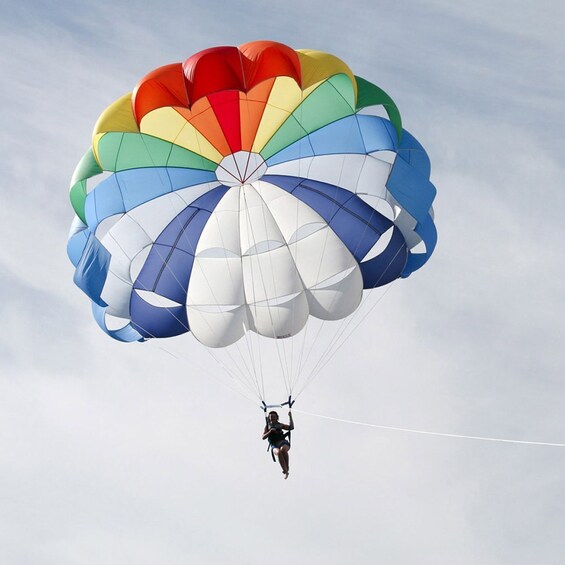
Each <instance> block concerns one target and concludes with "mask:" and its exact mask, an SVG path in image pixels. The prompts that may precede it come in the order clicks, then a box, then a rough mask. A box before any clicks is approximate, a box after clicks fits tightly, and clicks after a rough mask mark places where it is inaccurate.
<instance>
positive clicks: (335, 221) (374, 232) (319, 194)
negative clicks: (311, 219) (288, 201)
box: [262, 175, 408, 288]
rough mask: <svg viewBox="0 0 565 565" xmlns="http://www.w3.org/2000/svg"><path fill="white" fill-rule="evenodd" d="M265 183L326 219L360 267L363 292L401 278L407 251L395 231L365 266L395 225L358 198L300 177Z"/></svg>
mask: <svg viewBox="0 0 565 565" xmlns="http://www.w3.org/2000/svg"><path fill="white" fill-rule="evenodd" d="M262 180H264V181H266V182H269V183H271V184H274V185H275V186H278V187H280V188H282V189H284V190H286V191H287V192H289V193H290V194H292V195H293V196H295V197H296V198H298V199H299V200H301V201H302V202H304V203H305V204H307V205H308V206H310V207H311V208H312V209H313V210H315V211H316V212H317V213H318V214H319V215H320V216H322V218H324V220H325V221H326V222H327V223H328V225H329V226H330V227H331V228H332V230H333V231H334V232H335V233H336V235H337V236H338V237H339V238H340V239H341V241H342V242H343V243H344V245H345V246H346V247H347V248H348V249H349V251H350V252H351V254H352V255H353V256H354V257H355V259H356V260H357V261H358V262H359V263H360V268H361V273H362V275H363V285H364V288H374V287H376V286H382V285H384V284H387V283H389V282H391V281H392V280H395V279H396V278H398V277H399V276H400V275H401V273H402V271H403V269H404V267H405V265H406V261H407V257H408V248H407V246H406V242H405V241H404V238H403V237H402V234H401V233H400V231H399V230H398V229H396V228H394V229H393V235H392V238H391V240H390V242H389V243H388V245H387V247H386V248H385V249H384V250H383V251H382V253H380V254H379V255H377V256H376V257H374V258H373V259H370V260H368V261H366V262H362V260H363V258H364V257H365V256H366V255H367V253H368V252H369V251H370V250H371V249H372V248H373V246H374V245H375V244H376V243H377V241H378V240H379V238H380V237H381V236H382V235H383V234H384V233H385V232H386V231H388V230H389V229H390V228H392V227H393V222H392V221H391V220H389V219H388V218H386V217H385V216H383V215H382V214H381V213H380V212H378V211H377V210H375V209H374V208H372V207H371V206H369V204H367V203H366V202H364V201H363V200H361V198H359V197H358V196H357V195H355V194H353V193H352V192H349V191H348V190H345V189H343V188H340V187H338V186H335V185H331V184H327V183H324V182H319V181H315V180H312V179H304V178H300V177H292V176H286V175H265V176H263V178H262Z"/></svg>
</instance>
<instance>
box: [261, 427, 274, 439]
mask: <svg viewBox="0 0 565 565" xmlns="http://www.w3.org/2000/svg"><path fill="white" fill-rule="evenodd" d="M271 432H272V430H270V429H269V426H265V429H264V430H263V435H262V436H261V439H267V438H268V437H269V434H270V433H271Z"/></svg>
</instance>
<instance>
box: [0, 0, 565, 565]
mask: <svg viewBox="0 0 565 565" xmlns="http://www.w3.org/2000/svg"><path fill="white" fill-rule="evenodd" d="M564 17H565V8H564V7H563V4H561V3H559V2H555V1H553V2H552V1H545V2H543V1H542V2H536V3H534V2H519V1H512V2H511V1H494V2H487V1H482V0H479V1H475V2H469V1H463V2H458V3H452V2H448V1H440V0H437V1H428V2H417V1H413V0H409V1H406V2H378V1H374V0H372V1H369V0H360V1H358V2H356V3H354V4H353V5H346V4H345V3H336V2H330V3H326V2H322V1H318V0H314V1H313V2H309V3H303V2H296V1H294V0H289V1H287V2H284V4H276V3H263V2H258V1H257V2H244V1H242V2H240V3H237V4H236V3H227V2H215V3H195V2H178V1H176V0H172V1H169V2H167V3H165V4H161V3H157V2H131V3H130V2H124V1H123V0H114V1H112V2H109V1H107V0H100V1H98V2H96V3H94V2H91V1H85V2H71V1H58V2H54V1H51V2H49V1H46V2H32V1H29V0H23V1H22V2H20V3H18V4H17V5H16V4H12V3H8V2H2V3H1V4H0V29H1V34H0V42H1V43H0V46H1V49H0V65H1V68H2V75H3V76H4V77H5V79H4V83H3V88H2V89H1V92H0V97H1V105H2V108H3V120H2V122H3V123H2V128H1V129H0V143H1V145H0V147H1V153H0V155H1V160H2V177H1V179H2V180H1V184H0V198H1V206H0V235H1V238H2V241H3V242H4V244H3V245H1V246H0V289H1V294H2V298H3V299H2V301H1V302H0V319H1V320H2V322H1V323H2V330H3V331H2V339H1V340H0V563H2V564H3V563H6V564H10V565H30V564H31V565H35V564H38V565H71V564H73V565H74V564H77V563H80V564H81V565H102V564H104V565H114V564H123V563H137V564H138V565H144V564H154V563H162V564H164V565H172V564H174V565H177V564H178V565H181V564H187V563H191V564H193V563H198V564H200V563H202V564H213V565H215V564H223V563H235V564H238V565H239V564H249V565H252V564H256V563H264V562H266V561H269V562H270V563H272V564H274V565H277V564H282V563H285V564H287V563H296V564H303V563H304V564H305V563H327V564H341V563H355V564H373V563H382V564H387V565H388V564H391V565H397V564H398V565H404V564H410V565H412V564H414V563H418V564H436V565H437V564H448V563H449V564H453V563H456V564H461V565H466V564H477V563H480V564H485V565H498V564H512V565H517V564H531V563H539V564H558V563H562V560H563V555H565V538H564V537H563V531H564V528H565V511H564V510H563V507H564V504H563V501H565V483H564V481H563V475H564V471H565V448H559V447H542V446H535V445H521V444H506V443H495V442H481V441H477V440H468V439H458V438H446V437H434V436H423V435H418V434H412V433H406V432H398V431H392V430H383V429H377V428H369V427H364V426H360V425H355V424H350V423H346V422H339V421H332V420H327V419H324V418H321V417H319V416H324V415H325V416H330V417H333V418H337V419H342V420H351V421H357V422H363V423H372V424H378V425H384V426H396V427H402V428H410V429H416V430H428V431H436V432H443V433H452V434H460V435H473V436H488V437H498V438H510V439H517V440H529V441H539V442H555V443H565V411H564V410H563V404H564V401H565V380H564V374H565V371H564V369H565V352H564V348H563V346H562V339H563V338H562V336H563V335H565V322H564V321H563V317H564V314H565V304H564V298H563V282H562V281H563V278H564V276H565V254H564V253H563V242H564V241H565V223H564V222H563V219H562V211H563V210H564V209H565V193H564V192H563V181H562V179H563V176H564V173H565V171H564V168H565V164H564V161H563V158H562V155H563V153H564V151H565V138H564V137H563V135H562V131H563V128H564V127H565V110H564V107H563V92H565V73H564V72H563V61H564V60H565V40H564V39H563V33H562V29H561V26H562V24H561V22H562V21H563V19H564ZM257 39H272V40H276V41H280V42H283V43H285V44H287V45H289V46H291V47H293V48H311V49H318V50H322V51H327V52H330V53H333V54H335V55H337V56H338V57H340V58H342V59H343V60H344V61H346V62H347V63H348V65H349V66H350V67H351V69H352V70H353V72H354V73H355V74H357V75H360V76H363V77H365V78H366V79H368V80H370V81H371V82H374V83H376V84H378V85H379V86H380V87H381V88H383V89H384V90H385V91H386V92H387V93H388V94H390V95H391V96H392V98H393V99H394V101H395V102H396V104H397V106H398V107H399V109H400V111H401V114H402V118H403V124H404V126H405V127H406V129H408V130H409V131H410V132H411V133H412V134H414V135H415V136H416V137H417V138H418V139H419V140H420V141H421V143H422V144H423V145H424V147H425V148H426V150H427V152H428V154H429V156H430V159H431V162H432V176H431V180H432V182H433V183H434V184H435V186H436V187H437V190H438V196H437V198H436V202H435V204H434V208H435V213H436V225H437V227H438V232H439V243H438V247H437V249H436V251H435V253H434V255H433V256H432V258H431V259H430V261H429V262H428V264H427V265H426V266H425V267H424V268H423V269H422V270H420V271H418V272H416V273H414V274H413V275H412V276H411V277H409V278H408V279H406V280H402V281H400V282H398V283H395V284H393V285H392V286H391V288H390V289H389V290H388V291H387V292H386V294H384V295H383V296H382V299H381V300H380V301H379V302H378V304H377V306H376V307H375V308H374V309H373V310H372V311H371V312H370V314H369V315H368V316H367V318H366V319H365V320H364V322H363V324H361V325H360V327H359V328H358V330H357V331H356V332H355V333H354V334H353V335H352V336H351V337H350V339H349V340H348V342H347V343H346V344H345V345H344V346H343V347H342V348H341V349H340V350H339V351H338V352H337V353H336V355H335V356H334V358H333V359H332V362H331V363H329V364H328V365H327V366H326V367H325V368H324V371H323V372H322V373H321V374H320V375H319V376H318V377H317V378H316V380H315V381H313V382H312V384H311V385H310V386H309V387H308V388H307V389H306V390H305V391H304V394H303V395H301V397H300V401H299V402H298V403H297V405H296V407H295V408H296V412H295V423H296V430H295V432H294V433H293V445H292V450H291V456H290V462H291V475H290V478H289V479H288V480H287V481H284V480H282V476H281V474H280V469H279V468H278V466H277V465H274V464H273V463H272V462H271V460H270V457H269V456H268V454H267V453H266V452H265V445H264V443H263V442H261V440H260V435H261V431H262V425H263V420H262V418H263V416H262V412H261V411H260V410H258V409H257V408H256V407H255V406H254V405H253V404H252V403H250V402H248V401H247V400H246V399H243V398H242V397H241V396H240V395H237V394H234V393H233V392H232V390H231V389H230V388H229V387H227V386H225V383H223V382H220V380H221V378H220V373H221V368H220V367H219V366H218V365H217V364H216V363H215V361H214V360H213V359H212V358H211V357H210V356H209V355H208V354H207V353H206V352H205V351H204V350H203V348H202V347H200V346H199V344H197V343H195V342H194V340H192V341H191V340H190V339H185V340H184V341H183V342H175V343H174V345H167V344H165V345H164V346H163V347H162V348H161V347H159V346H158V345H156V344H154V343H147V344H128V345H126V344H121V343H118V342H115V341H113V340H111V339H110V338H108V337H107V336H106V335H105V334H104V333H103V332H101V331H100V330H99V328H98V327H97V326H96V324H95V323H94V322H93V320H92V317H91V313H90V307H89V305H88V300H87V299H86V297H85V296H84V295H83V294H82V293H81V291H80V290H79V289H78V288H76V287H75V286H74V284H73V282H72V274H73V267H72V265H71V264H70V262H69V261H68V259H67V257H66V239H67V234H68V230H69V226H70V223H71V221H72V218H73V212H72V209H71V206H70V204H69V201H68V187H69V183H70V178H71V175H72V172H73V170H74V167H75V165H76V163H77V162H78V160H79V159H80V158H81V156H82V154H83V153H84V152H85V151H86V149H88V147H89V145H90V135H91V132H92V128H93V125H94V123H95V121H96V119H97V117H98V115H99V114H100V113H101V112H102V111H103V110H104V108H105V107H106V106H107V105H108V104H110V103H111V102H112V101H114V100H115V99H117V98H118V97H120V96H121V95H123V94H125V93H127V92H129V91H131V90H132V88H133V87H134V85H135V83H136V82H137V81H138V80H139V79H140V78H141V77H142V76H144V75H145V74H146V73H147V72H149V71H150V70H152V69H154V68H156V67H158V66H161V65H164V64H168V63H172V62H177V61H182V60H184V59H185V58H187V57H188V56H190V55H191V54H193V53H196V52H198V51H200V50H202V49H205V48H207V47H210V46H216V45H239V44H242V43H246V42H248V41H252V40H257ZM216 377H218V378H216ZM301 411H303V412H308V413H310V414H317V415H318V416H312V415H310V414H306V413H301ZM283 417H284V418H286V414H285V413H284V412H283ZM284 418H283V419H284Z"/></svg>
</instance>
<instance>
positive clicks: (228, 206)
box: [68, 41, 436, 396]
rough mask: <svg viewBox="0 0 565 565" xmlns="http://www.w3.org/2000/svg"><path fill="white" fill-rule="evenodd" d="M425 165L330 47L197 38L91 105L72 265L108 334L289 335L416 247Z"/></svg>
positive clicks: (424, 241) (344, 304)
mask: <svg viewBox="0 0 565 565" xmlns="http://www.w3.org/2000/svg"><path fill="white" fill-rule="evenodd" d="M379 109H384V112H381V114H383V115H379V112H378V110H379ZM385 116H386V117H385ZM429 175H430V163H429V159H428V157H427V155H426V153H425V151H424V149H423V148H422V146H421V145H420V144H419V143H418V141H416V139H415V138H414V137H413V136H412V135H410V134H409V133H408V132H407V131H405V130H403V129H402V124H401V118H400V113H399V112H398V109H397V107H396V105H395V104H394V102H393V101H392V99H391V98H390V97H389V96H388V95H387V94H386V93H385V92H384V91H383V90H381V89H380V88H379V87H377V86H375V85H374V84H372V83H370V82H368V81H367V80H364V79H362V78H360V77H356V76H354V75H353V73H352V71H351V70H350V69H349V67H348V66H347V65H346V64H345V63H344V62H343V61H341V60H340V59H338V58H337V57H335V56H333V55H330V54H327V53H322V52H319V51H312V50H293V49H291V48H290V47H287V46H285V45H282V44H280V43H275V42H271V41H256V42H252V43H247V44H245V45H242V46H240V47H215V48H212V49H207V50H205V51H202V52H200V53H197V54H196V55H193V56H191V57H189V58H188V59H187V60H186V61H185V62H184V63H174V64H171V65H166V66H164V67H160V68H158V69H156V70H154V71H152V72H151V73H149V74H148V75H147V76H145V77H144V78H143V79H141V80H140V81H139V83H138V84H137V86H136V87H135V89H134V90H133V92H132V93H131V94H126V95H125V96H123V97H121V98H119V99H118V100H116V101H115V102H114V103H112V104H111V105H110V106H109V107H108V108H107V109H106V110H105V111H104V112H103V113H102V115H101V116H100V118H99V119H98V121H97V123H96V125H95V128H94V133H93V136H92V146H91V148H90V149H89V150H88V151H87V152H86V154H85V155H84V157H83V158H82V160H81V161H80V163H79V164H78V166H77V168H76V170H75V173H74V176H73V179H72V182H71V193H70V196H71V202H72V205H73V208H74V211H75V214H76V216H75V220H74V222H73V225H72V228H71V233H70V237H69V242H68V254H69V257H70V259H71V261H72V262H73V264H74V266H75V268H76V270H75V275H74V281H75V283H76V284H77V285H78V286H79V287H80V288H81V289H82V290H83V291H84V292H85V293H86V294H87V296H88V297H89V298H90V300H91V302H92V307H93V312H94V318H95V320H96V321H97V323H98V324H99V325H100V327H101V328H102V329H103V330H104V331H105V332H106V333H107V334H109V335H110V336H112V337H113V338H115V339H118V340H121V341H126V342H129V341H143V340H147V339H151V338H165V337H172V336H177V335H180V334H183V333H186V332H190V333H192V335H193V336H194V337H195V338H196V339H197V340H198V341H200V342H201V343H203V344H204V345H206V346H208V347H211V348H222V347H226V346H229V345H230V344H234V343H236V342H237V341H238V340H240V339H241V338H242V337H244V336H245V335H246V334H247V333H248V332H254V333H256V334H258V335H260V336H264V337H266V338H276V339H285V338H292V337H293V336H296V335H297V334H299V333H300V332H301V331H302V330H303V328H304V327H305V325H306V324H307V322H308V320H309V319H311V318H317V319H319V320H328V321H330V320H341V319H344V318H346V317H348V316H350V315H351V314H352V313H354V312H355V311H356V309H357V308H358V306H359V304H360V303H361V300H362V297H363V291H364V290H368V289H373V288H375V287H378V286H382V285H386V284H388V283H390V282H391V281H393V280H395V279H397V278H399V277H407V276H409V275H410V274H411V273H412V272H413V271H415V270H416V269H419V268H420V267H421V266H423V265H424V263H425V262H426V261H427V260H428V259H429V257H430V255H431V254H432V252H433V249H434V247H435V244H436V230H435V227H434V222H433V211H432V202H433V200H434V197H435V193H436V190H435V188H434V186H433V185H432V183H431V182H430V180H429ZM259 396H262V393H261V394H259Z"/></svg>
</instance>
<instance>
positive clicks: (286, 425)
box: [281, 411, 294, 431]
mask: <svg viewBox="0 0 565 565" xmlns="http://www.w3.org/2000/svg"><path fill="white" fill-rule="evenodd" d="M288 417H289V420H290V425H288V424H281V428H282V429H283V430H288V431H290V430H294V422H293V421H292V412H290V411H289V412H288Z"/></svg>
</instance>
